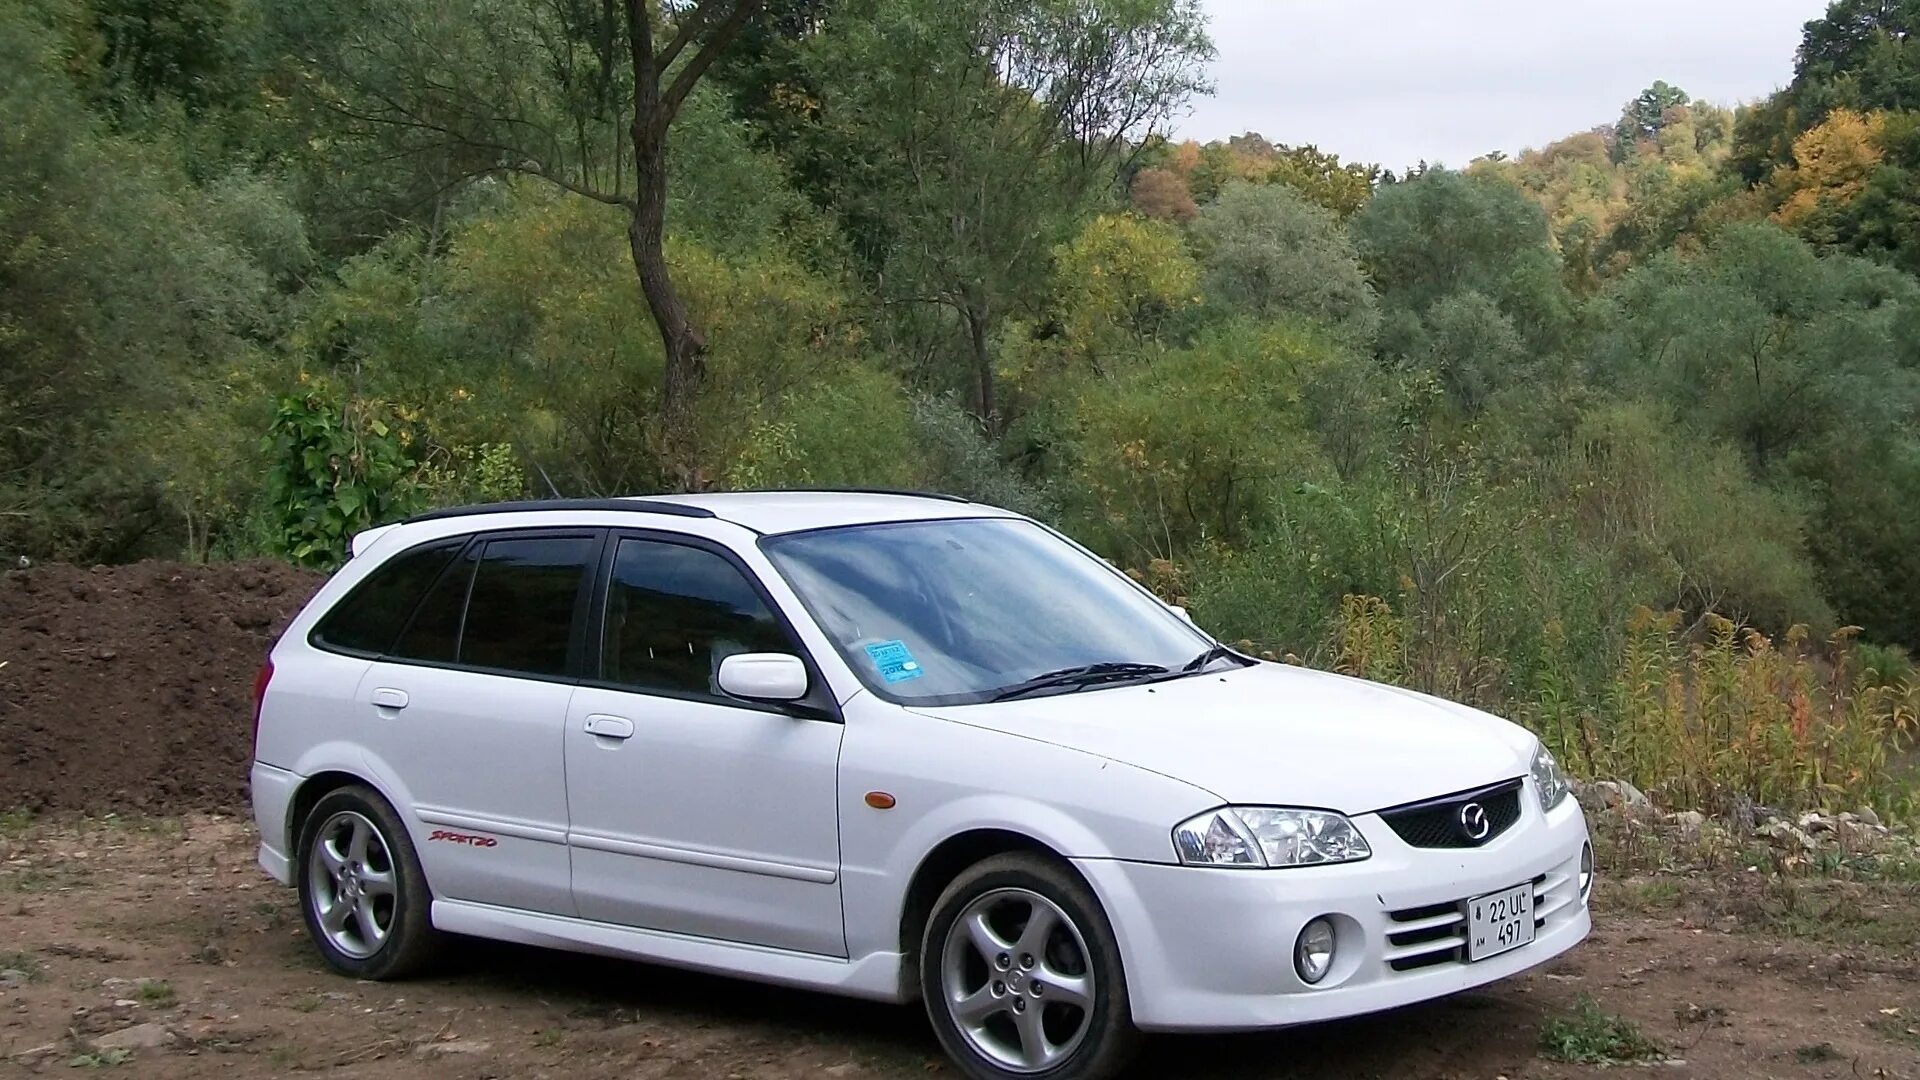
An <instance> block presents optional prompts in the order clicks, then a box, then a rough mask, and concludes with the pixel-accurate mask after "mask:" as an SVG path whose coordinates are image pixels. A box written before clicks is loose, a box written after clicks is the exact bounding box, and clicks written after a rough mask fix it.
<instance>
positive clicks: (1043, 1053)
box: [940, 888, 1095, 1073]
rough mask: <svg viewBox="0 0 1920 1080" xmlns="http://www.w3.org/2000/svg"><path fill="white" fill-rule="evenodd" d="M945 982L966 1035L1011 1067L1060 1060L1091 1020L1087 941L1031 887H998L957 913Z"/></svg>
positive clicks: (1040, 1067) (1031, 1069) (951, 1009)
mask: <svg viewBox="0 0 1920 1080" xmlns="http://www.w3.org/2000/svg"><path fill="white" fill-rule="evenodd" d="M940 984H941V990H942V993H943V997H944V998H945V1004H946V1008H947V1015H948V1016H950V1017H951V1018H952V1019H953V1023H954V1026H955V1027H956V1028H957V1029H958V1030H959V1032H960V1035H961V1037H962V1038H964V1039H965V1040H966V1041H967V1044H968V1045H969V1046H971V1047H972V1048H973V1049H974V1050H975V1051H976V1052H977V1053H979V1054H980V1055H981V1056H982V1057H985V1058H986V1059H987V1060H989V1061H991V1062H993V1063H994V1064H995V1065H998V1066H999V1067H1000V1068H1002V1069H1005V1070H1007V1071H1009V1072H1017V1073H1037V1072H1042V1071H1045V1070H1046V1069H1049V1068H1051V1067H1053V1066H1054V1065H1057V1064H1059V1062H1060V1061H1061V1060H1062V1059H1063V1058H1065V1057H1067V1056H1068V1055H1070V1054H1072V1053H1073V1052H1074V1051H1075V1050H1076V1049H1078V1048H1079V1046H1080V1044H1081V1043H1082V1042H1083V1041H1085V1039H1086V1037H1087V1030H1088V1028H1089V1027H1091V1026H1092V1023H1093V1009H1094V993H1095V987H1094V976H1093V964H1092V962H1091V954H1090V953H1089V952H1088V950H1087V942H1086V939H1085V938H1084V937H1082V936H1081V933H1080V928H1079V927H1077V926H1075V925H1074V923H1073V920H1072V918H1070V917H1069V916H1068V915H1067V913H1066V912H1065V911H1064V910H1062V909H1061V907H1060V905H1058V904H1056V903H1054V902H1053V901H1052V900H1049V899H1048V898H1046V897H1045V896H1042V895H1041V894H1039V893H1037V892H1035V891H1033V890H1031V889H1021V888H1005V889H995V890H993V891H991V892H987V893H983V894H982V895H980V896H979V897H976V898H975V899H974V900H973V902H972V903H970V904H968V905H967V906H966V908H965V909H964V910H962V911H961V912H960V917H959V918H957V919H955V920H954V922H953V925H952V927H951V928H950V929H949V930H948V932H947V941H946V947H945V949H944V950H943V951H942V955H941V964H940Z"/></svg>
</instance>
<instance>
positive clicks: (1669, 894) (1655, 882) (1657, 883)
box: [1606, 877, 1686, 912]
mask: <svg viewBox="0 0 1920 1080" xmlns="http://www.w3.org/2000/svg"><path fill="white" fill-rule="evenodd" d="M1606 893H1607V899H1608V900H1610V901H1611V905H1610V906H1615V907H1620V908H1624V909H1626V910H1628V911H1638V912H1647V911H1664V910H1667V909H1670V908H1676V907H1679V906H1680V904H1681V902H1682V901H1683V900H1685V899H1686V892H1685V890H1683V889H1682V888H1681V886H1680V882H1678V881H1675V880H1674V879H1672V878H1664V877H1663V878H1651V879H1648V880H1645V881H1622V882H1618V883H1608V884H1607V885H1606Z"/></svg>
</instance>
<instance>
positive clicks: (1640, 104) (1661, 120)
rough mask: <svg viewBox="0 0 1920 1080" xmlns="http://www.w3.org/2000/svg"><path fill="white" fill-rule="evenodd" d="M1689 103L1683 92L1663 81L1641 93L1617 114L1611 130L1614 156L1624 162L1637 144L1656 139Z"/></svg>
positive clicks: (1689, 98) (1685, 93) (1688, 98)
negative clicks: (1615, 124)
mask: <svg viewBox="0 0 1920 1080" xmlns="http://www.w3.org/2000/svg"><path fill="white" fill-rule="evenodd" d="M1692 100H1693V99H1692V98H1691V97H1689V96H1687V92H1686V91H1685V90H1682V89H1680V88H1679V87H1677V86H1674V85H1672V84H1670V83H1668V82H1666V81H1664V80H1662V81H1659V82H1656V83H1654V84H1653V85H1652V86H1649V87H1647V88H1646V89H1645V90H1642V91H1641V92H1640V96H1639V97H1636V98H1634V99H1633V100H1632V101H1629V102H1627V105H1626V108H1624V109H1622V110H1621V112H1620V124H1619V126H1618V127H1616V128H1615V129H1614V154H1615V156H1616V157H1617V158H1618V159H1621V160H1624V159H1625V158H1627V157H1629V156H1631V155H1632V153H1633V150H1634V148H1635V147H1636V146H1638V145H1640V143H1642V142H1646V141H1650V140H1656V139H1658V138H1659V137H1660V131H1661V129H1662V128H1664V127H1666V126H1667V124H1668V123H1669V122H1671V121H1672V119H1673V118H1674V111H1675V110H1678V109H1684V108H1685V107H1686V106H1687V104H1688V103H1689V102H1691V101H1692Z"/></svg>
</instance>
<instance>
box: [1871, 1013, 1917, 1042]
mask: <svg viewBox="0 0 1920 1080" xmlns="http://www.w3.org/2000/svg"><path fill="white" fill-rule="evenodd" d="M1882 1011H1883V1012H1885V1011H1888V1010H1882ZM1868 1026H1869V1027H1871V1028H1872V1029H1873V1030H1874V1031H1875V1032H1877V1033H1879V1034H1880V1035H1882V1036H1884V1037H1885V1038H1887V1039H1889V1040H1891V1041H1893V1042H1897V1043H1902V1044H1904V1045H1907V1046H1911V1047H1913V1048H1914V1049H1915V1050H1920V1026H1916V1025H1915V1024H1914V1023H1912V1022H1911V1021H1908V1020H1905V1019H1902V1018H1901V1017H1899V1016H1882V1017H1880V1018H1878V1019H1876V1020H1875V1021H1874V1022H1873V1023H1871V1024H1869V1025H1868Z"/></svg>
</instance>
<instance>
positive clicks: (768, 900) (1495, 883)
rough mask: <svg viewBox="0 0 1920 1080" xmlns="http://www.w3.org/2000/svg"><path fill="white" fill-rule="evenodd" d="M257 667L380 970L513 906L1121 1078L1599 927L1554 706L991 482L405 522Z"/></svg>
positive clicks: (339, 883) (1010, 1057) (324, 944)
mask: <svg viewBox="0 0 1920 1080" xmlns="http://www.w3.org/2000/svg"><path fill="white" fill-rule="evenodd" d="M256 699H257V700H256V716H255V727H256V732H255V759H256V760H255V762H254V765H253V773H252V782H253V807H254V814H255V817H256V819H257V821H258V824H259V827H260V836H261V841H260V864H261V866H262V867H263V868H264V869H265V870H266V871H267V873H269V874H271V875H272V876H273V877H274V878H275V879H277V880H279V881H280V882H281V883H283V884H288V885H293V886H296V887H297V888H298V890H299V894H300V901H301V910H302V912H303V915H304V918H305V921H306V924H307V928H308V930H309V931H310V932H311V933H312V936H313V940H314V942H315V944H316V945H317V946H318V948H319V950H320V952H321V954H322V955H323V956H324V957H325V959H326V961H327V963H328V964H330V965H331V966H332V967H334V968H336V969H338V970H339V971H341V972H343V973H345V974H348V975H352V976H356V977H360V978H369V979H384V978H395V977H399V976H403V975H406V974H407V973H409V972H413V971H416V970H419V968H420V967H421V966H422V965H423V964H424V963H426V962H427V961H428V960H429V959H430V958H431V956H432V954H433V952H434V950H435V947H436V946H437V945H438V944H439V943H440V942H441V940H442V939H443V936H444V935H447V934H467V935H474V936H479V937H486V938H497V939H502V940H507V941H515V942H522V943H528V944H533V945H545V946H552V947H555V948H561V949H573V950H581V951H587V952H595V953H603V954H608V955H614V956H622V957H630V958H634V959H639V960H646V961H651V962H653V963H657V964H665V965H672V966H677V967H684V968H695V969H700V970H704V971H711V972H720V973H724V974H729V975H736V976H740V977H743V978H749V979H759V980H764V981H767V982H774V983H783V984H787V985H792V986H801V987H811V988H815V989H818V990H823V991H828V992H833V993H841V994H849V995H854V996H858V997H863V998H871V999H876V1000H881V1001H891V1002H909V1001H913V1000H916V999H917V1000H921V1001H924V1002H925V1005H926V1009H927V1015H928V1016H929V1017H930V1018H931V1021H932V1025H933V1028H934V1031H935V1032H936V1033H937V1035H938V1037H939V1039H940V1041H941V1043H942V1044H943V1046H944V1047H945V1048H946V1049H947V1051H948V1052H949V1053H950V1054H951V1055H952V1056H953V1058H954V1059H955V1061H956V1062H957V1063H958V1064H959V1066H960V1068H961V1070H962V1071H963V1072H964V1073H966V1074H967V1075H969V1076H973V1077H982V1078H1004V1077H1013V1076H1046V1077H1078V1078H1084V1077H1104V1076H1108V1075H1111V1074H1112V1073H1113V1072H1115V1071H1116V1070H1118V1069H1119V1068H1121V1067H1122V1066H1123V1065H1124V1064H1125V1063H1126V1062H1127V1060H1128V1058H1129V1054H1130V1049H1131V1046H1132V1043H1133V1040H1134V1039H1135V1038H1136V1036H1137V1034H1138V1033H1139V1032H1142V1031H1149V1032H1151V1031H1229V1030H1247V1029H1255V1028H1266V1027H1278V1026H1283V1025H1289V1024H1299V1023H1303V1022H1310V1021H1316V1020H1325V1019H1328V1018H1332V1017H1342V1016H1351V1015H1354V1014H1356V1013H1365V1012H1369V1011H1373V1010H1378V1009H1385V1008H1390V1007H1393V1006H1398V1005H1404V1004H1408V1003H1410V1002H1416V1001H1422V1000H1426V999H1430V998H1434V997H1437V996H1440V995H1444V994H1450V993H1453V992H1456V991H1459V990H1462V989H1465V988H1467V987H1472V986H1477V985H1480V984H1483V983H1486V982H1489V981H1492V980H1494V979H1499V978H1503V977H1505V976H1509V975H1513V974H1515V973H1516V972H1520V971H1524V970H1526V969H1528V968H1531V967H1534V966H1536V965H1538V964H1540V963H1542V962H1544V961H1546V960H1548V959H1549V958H1551V957H1553V956H1555V955H1557V954H1559V953H1561V952H1564V951H1565V950H1567V949H1568V948H1571V947H1572V946H1573V945H1574V944H1576V943H1577V942H1579V941H1580V940H1581V939H1582V938H1583V937H1585V936H1586V934H1587V931H1588V927H1589V918H1588V910H1587V903H1588V897H1589V895H1590V893H1591V891H1592V885H1593V853H1592V848H1591V847H1590V846H1589V844H1588V840H1587V827H1586V822H1585V821H1584V820H1583V818H1582V816H1581V813H1580V809H1579V806H1578V804H1577V803H1576V801H1575V800H1573V799H1571V798H1569V797H1568V790H1567V782H1566V780H1565V779H1564V778H1563V776H1562V775H1561V772H1560V769H1559V767H1558V766H1557V765H1556V764H1555V762H1554V760H1553V758H1552V756H1551V755H1550V754H1548V753H1547V751H1546V750H1545V749H1544V748H1543V747H1542V746H1541V745H1540V742H1539V740H1537V739H1535V738H1534V737H1533V736H1532V735H1530V734H1528V733H1527V732H1526V731H1525V730H1523V729H1521V728H1519V727H1516V726H1514V725H1512V724H1509V723H1507V722H1505V721H1503V720H1500V719H1497V718H1495V717H1492V716H1488V715H1486V714H1484V713H1480V712H1476V711H1474V710H1471V709H1467V708H1464V707H1461V706H1458V705H1453V704H1449V703H1447V702H1444V701H1440V700H1437V699H1435V698H1431V697H1426V696H1423V695H1420V694H1416V693H1412V692H1409V691H1405V690H1399V689H1394V688H1390V687H1386V686H1379V685H1375V684H1372V683H1367V682H1362V681H1358V680H1355V679H1349V678H1344V677H1341V676H1337V675H1331V674H1326V673H1322V672H1317V671H1310V670H1306V669H1303V668H1298V667H1292V666H1287V665H1282V664H1275V663H1267V662H1262V661H1259V660H1257V659H1254V658H1252V657H1248V656H1244V655H1241V654H1240V653H1239V652H1236V651H1235V650H1233V649H1230V648H1227V647H1225V646H1223V645H1221V644H1220V643H1219V642H1217V641H1215V640H1214V639H1213V638H1211V637H1209V636H1208V635H1207V634H1205V633H1203V632H1202V631H1201V630H1200V629H1198V628H1197V627H1195V626H1194V625H1193V623H1192V622H1191V621H1190V620H1189V619H1188V618H1187V617H1186V616H1185V613H1184V612H1182V611H1180V610H1179V609H1177V608H1173V607H1170V606H1168V605H1167V604H1165V603H1162V602H1161V601H1160V600H1159V599H1157V598H1156V597H1155V596H1154V595H1153V594H1151V593H1150V592H1148V591H1146V590H1145V589H1143V588H1141V587H1140V586H1138V585H1137V584H1135V583H1134V581H1133V580H1132V579H1130V578H1128V577H1127V576H1126V575H1124V574H1122V573H1120V572H1118V571H1117V570H1115V569H1114V568H1113V567H1112V566H1110V565H1109V564H1108V563H1106V562H1104V561H1103V560H1101V559H1100V558H1098V557H1097V556H1095V555H1093V554H1092V553H1090V552H1089V551H1087V550H1086V549H1085V548H1082V547H1080V546H1079V545H1077V544H1075V543H1074V542H1073V541H1071V540H1069V539H1067V538H1066V537H1064V536H1062V535H1061V534H1059V533H1057V532H1055V531H1054V530H1052V529H1050V528H1048V527H1047V526H1045V525H1043V524H1040V523H1038V522H1035V521H1033V520H1030V519H1028V518H1025V517H1022V516H1020V515H1017V514H1013V513H1008V512H1006V511H1003V510H997V509H994V508H991V507H987V506H981V505H978V504H975V503H970V502H965V501H962V500H958V499H949V498H942V497H930V496H911V495H900V494H891V493H883V492H868V493H861V492H839V493H836V492H779V493H753V494H745V493H742V494H699V495H682V496H671V497H643V498H633V499H617V500H595V501H580V500H571V501H570V500H556V501H552V502H542V503H514V504H500V505H493V506H480V507H470V508H464V509H459V510H452V511H441V512H437V513H432V514H427V515H425V516H422V517H419V518H415V519H413V520H411V521H408V522H405V523H403V524H399V525H393V526H386V527H383V528H378V529H373V530H371V531H368V532H365V533H362V534H360V535H359V536H357V537H355V538H354V542H353V554H352V557H351V559H350V560H349V561H348V562H347V564H346V566H345V567H344V568H343V569H341V570H340V572H339V573H337V574H336V575H334V577H333V578H332V579H331V580H330V581H328V582H327V584H326V585H325V586H324V587H323V588H322V589H321V590H320V591H319V593H318V594H317V595H316V596H315V597H314V598H313V600H312V601H311V602H310V603H309V604H308V605H307V607H306V608H305V610H303V611H302V612H301V613H300V615H299V616H298V617H297V618H296V619H294V621H293V623H292V624H291V625H290V626H289V628H288V629H287V631H286V633H285V635H284V636H283V637H282V638H281V639H280V641H279V642H278V643H277V644H276V645H275V646H274V648H273V650H272V653H271V655H270V658H269V661H268V663H267V664H266V666H265V667H264V668H263V669H262V671H261V674H260V679H259V683H258V687H257V693H256Z"/></svg>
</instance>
